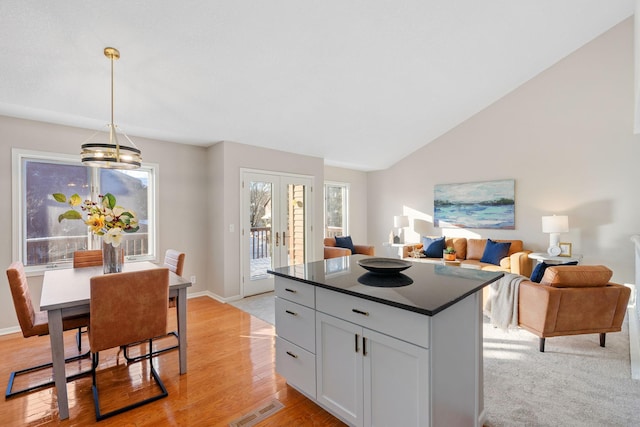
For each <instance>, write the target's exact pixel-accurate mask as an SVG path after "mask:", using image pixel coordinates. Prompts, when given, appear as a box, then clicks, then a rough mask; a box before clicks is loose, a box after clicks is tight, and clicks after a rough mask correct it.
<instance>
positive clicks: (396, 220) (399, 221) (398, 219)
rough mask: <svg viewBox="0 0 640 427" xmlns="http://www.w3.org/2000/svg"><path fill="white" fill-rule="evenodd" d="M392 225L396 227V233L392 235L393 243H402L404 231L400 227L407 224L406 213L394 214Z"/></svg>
mask: <svg viewBox="0 0 640 427" xmlns="http://www.w3.org/2000/svg"><path fill="white" fill-rule="evenodd" d="M393 226H394V227H395V228H397V229H398V235H397V236H393V243H404V233H403V232H402V229H403V228H405V227H408V226H409V217H408V216H406V215H396V216H394V217H393Z"/></svg>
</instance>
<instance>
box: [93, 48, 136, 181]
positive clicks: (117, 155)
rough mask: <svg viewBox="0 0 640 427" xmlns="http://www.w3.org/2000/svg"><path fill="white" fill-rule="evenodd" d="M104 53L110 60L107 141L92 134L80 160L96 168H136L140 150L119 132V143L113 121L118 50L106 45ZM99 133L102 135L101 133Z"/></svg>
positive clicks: (116, 127) (125, 135)
mask: <svg viewBox="0 0 640 427" xmlns="http://www.w3.org/2000/svg"><path fill="white" fill-rule="evenodd" d="M104 55H105V56H106V57H107V58H109V59H110V60H111V122H110V123H109V124H108V125H107V127H108V128H109V139H108V140H107V141H104V140H102V141H99V139H100V137H96V135H98V133H100V132H96V133H95V134H93V135H92V136H91V137H90V138H89V139H88V140H87V141H85V142H84V144H82V146H81V152H80V160H81V161H82V163H83V164H85V165H87V166H92V167H98V168H108V169H136V168H139V167H140V165H141V163H142V152H141V151H140V150H139V149H138V148H137V147H136V146H135V144H134V143H133V141H131V139H130V138H129V137H128V136H127V134H125V133H124V132H121V135H122V136H123V137H124V140H126V142H127V143H129V144H130V145H126V144H124V145H123V144H120V141H119V140H118V126H116V125H115V124H114V122H113V116H114V115H113V104H114V102H113V101H114V95H113V94H114V90H113V61H115V60H117V59H118V58H120V52H119V51H118V49H116V48H113V47H106V48H105V49H104ZM101 135H104V134H103V133H101Z"/></svg>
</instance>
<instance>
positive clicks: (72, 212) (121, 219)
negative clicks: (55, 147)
mask: <svg viewBox="0 0 640 427" xmlns="http://www.w3.org/2000/svg"><path fill="white" fill-rule="evenodd" d="M53 198H54V199H55V200H56V201H57V202H60V203H65V204H68V205H69V206H71V209H69V210H68V211H66V212H64V213H62V214H60V216H58V222H61V221H62V220H64V219H69V220H71V219H80V220H84V222H85V224H87V225H88V226H89V230H91V232H92V233H93V234H94V235H96V236H100V237H102V263H103V271H104V273H105V274H107V273H119V272H121V271H122V264H123V262H124V252H123V248H122V246H121V245H120V244H121V243H122V237H123V234H124V233H135V232H136V231H138V230H139V229H140V227H139V225H138V218H137V217H136V214H135V212H133V211H132V210H131V209H125V208H123V207H122V206H118V205H117V204H116V198H115V196H114V195H113V194H111V193H106V194H104V195H99V196H98V198H99V199H100V200H99V201H98V202H94V201H92V200H84V201H83V200H82V198H81V197H80V196H78V195H77V194H74V195H72V196H71V197H69V198H68V199H67V197H66V196H65V195H64V194H62V193H54V194H53ZM78 207H79V209H80V211H78V210H76V208H78ZM83 213H84V214H85V215H86V219H85V218H83Z"/></svg>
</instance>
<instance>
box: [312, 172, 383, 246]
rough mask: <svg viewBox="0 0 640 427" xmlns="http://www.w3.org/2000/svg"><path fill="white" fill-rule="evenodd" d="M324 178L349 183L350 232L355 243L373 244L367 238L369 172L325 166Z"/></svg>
mask: <svg viewBox="0 0 640 427" xmlns="http://www.w3.org/2000/svg"><path fill="white" fill-rule="evenodd" d="M324 179H325V181H334V182H342V183H348V184H349V214H348V222H349V234H350V235H351V237H352V239H353V242H354V243H355V244H362V245H368V244H371V243H370V242H369V240H368V239H367V173H366V172H362V171H354V170H351V169H343V168H338V167H334V166H325V168H324ZM322 212H323V214H324V209H323V211H322Z"/></svg>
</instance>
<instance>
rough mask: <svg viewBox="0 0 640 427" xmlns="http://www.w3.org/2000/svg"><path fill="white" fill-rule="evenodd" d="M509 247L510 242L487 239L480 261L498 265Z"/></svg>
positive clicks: (507, 252)
mask: <svg viewBox="0 0 640 427" xmlns="http://www.w3.org/2000/svg"><path fill="white" fill-rule="evenodd" d="M510 247H511V242H494V241H493V240H491V239H487V244H486V245H485V247H484V252H483V254H482V258H480V262H486V263H489V264H495V265H500V260H501V259H502V258H504V257H506V256H507V255H508V254H509V248H510Z"/></svg>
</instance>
